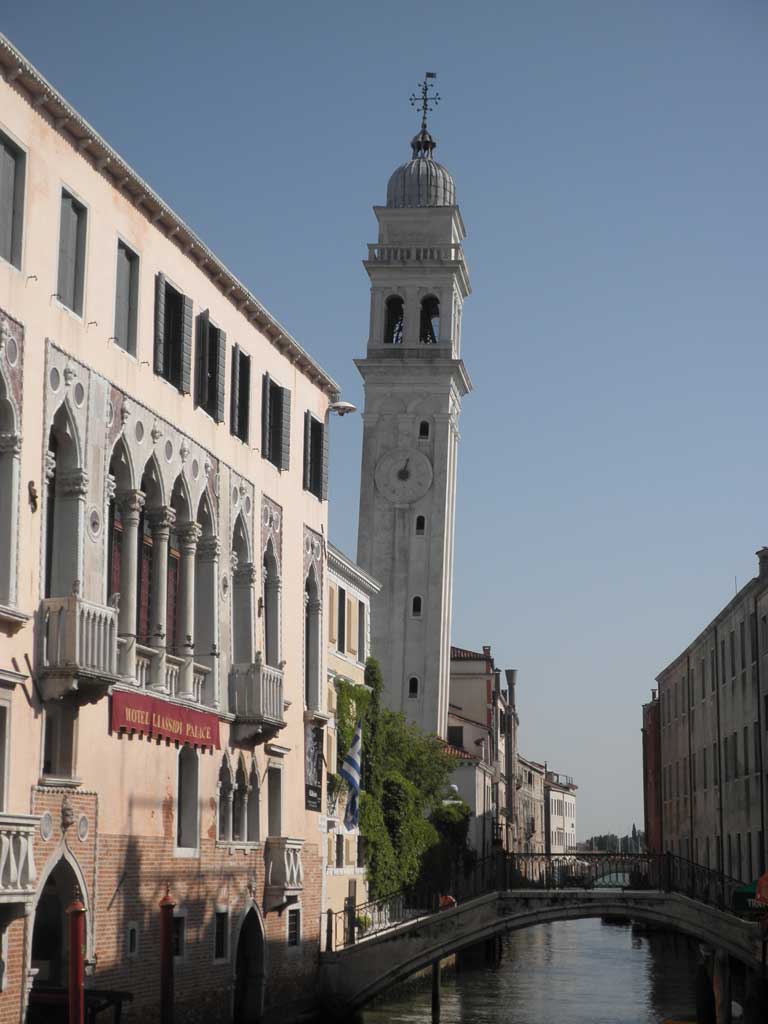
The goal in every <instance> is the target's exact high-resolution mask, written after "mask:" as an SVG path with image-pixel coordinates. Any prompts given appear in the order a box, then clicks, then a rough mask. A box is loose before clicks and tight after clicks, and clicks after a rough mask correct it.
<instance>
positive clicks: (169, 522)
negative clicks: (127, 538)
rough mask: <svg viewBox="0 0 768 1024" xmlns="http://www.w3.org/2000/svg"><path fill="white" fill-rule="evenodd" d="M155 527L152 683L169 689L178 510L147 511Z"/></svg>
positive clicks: (151, 613)
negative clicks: (172, 552) (171, 566)
mask: <svg viewBox="0 0 768 1024" xmlns="http://www.w3.org/2000/svg"><path fill="white" fill-rule="evenodd" d="M147 519H148V521H149V525H150V529H151V530H152V604H151V607H150V618H149V625H150V633H149V643H150V646H152V647H154V648H155V649H156V650H157V652H158V653H157V654H156V655H155V657H154V658H153V659H152V686H153V687H154V688H156V689H159V690H164V689H165V641H166V635H167V621H166V620H167V615H168V542H169V540H170V537H171V527H172V526H173V524H174V522H175V521H176V513H175V512H174V510H173V509H172V508H171V507H170V506H168V505H163V506H160V507H159V508H153V509H151V510H150V511H149V512H148V513H147Z"/></svg>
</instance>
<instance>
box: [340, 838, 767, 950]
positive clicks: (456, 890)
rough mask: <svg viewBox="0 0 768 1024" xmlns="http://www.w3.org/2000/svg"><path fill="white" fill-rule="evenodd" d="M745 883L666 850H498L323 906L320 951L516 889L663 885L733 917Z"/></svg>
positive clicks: (738, 913)
mask: <svg viewBox="0 0 768 1024" xmlns="http://www.w3.org/2000/svg"><path fill="white" fill-rule="evenodd" d="M743 884H744V883H743V882H742V881H740V880H739V879H736V878H731V877H730V876H728V875H725V874H724V873H723V872H721V871H717V870H714V869H712V868H707V867H704V865H702V864H696V863H695V862H694V861H690V860H686V859H685V858H683V857H678V856H677V855H676V854H672V853H606V852H603V851H585V850H574V851H573V852H572V853H567V854H547V853H505V852H504V851H501V850H498V851H496V852H495V853H494V854H491V855H490V856H489V857H484V858H481V859H480V860H477V861H475V862H474V864H472V865H471V866H470V868H469V870H467V871H464V872H461V873H458V874H456V875H455V877H453V878H452V879H451V881H450V882H449V883H447V884H445V885H443V886H442V888H441V889H437V888H435V887H434V886H430V885H419V884H416V885H413V886H409V887H407V888H404V889H399V890H397V891H395V892H391V893H387V894H386V895H384V896H380V897H377V898H376V899H371V900H366V901H365V902H364V903H358V904H354V903H353V902H352V901H351V900H348V901H347V903H346V906H345V908H344V909H343V910H339V911H336V912H335V913H334V912H332V911H329V912H328V919H329V920H328V926H327V927H328V932H327V938H326V949H327V950H330V949H342V948H344V947H346V946H350V945H353V944H354V943H355V942H357V941H358V940H359V939H361V938H369V937H370V936H373V935H377V934H379V933H380V932H382V931H386V930H389V929H391V928H393V927H395V926H397V925H399V924H403V923H405V922H407V921H411V920H415V919H416V918H420V917H424V916H426V915H430V914H434V913H436V912H438V911H439V910H441V909H445V907H446V906H454V905H455V904H457V903H461V902H464V901H466V900H467V899H473V898H475V897H476V896H482V895H485V894H487V893H489V892H494V891H499V890H511V889H519V888H534V889H536V888H542V889H544V888H546V889H568V888H588V889H591V888H595V887H597V888H601V887H604V888H622V889H654V890H663V891H665V892H676V893H681V894H682V895H685V896H688V897H690V898H691V899H695V900H698V901H699V902H701V903H705V904H707V905H709V906H714V907H716V908H717V909H718V910H726V911H728V912H729V913H732V914H736V915H737V916H748V914H745V913H744V912H740V911H737V910H736V909H735V908H734V905H733V897H734V893H735V890H736V889H737V888H739V887H741V886H742V885H743ZM441 901H442V902H441Z"/></svg>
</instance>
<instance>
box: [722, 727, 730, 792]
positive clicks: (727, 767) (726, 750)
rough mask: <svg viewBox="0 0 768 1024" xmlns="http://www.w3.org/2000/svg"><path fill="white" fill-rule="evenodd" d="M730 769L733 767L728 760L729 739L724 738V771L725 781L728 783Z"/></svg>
mask: <svg viewBox="0 0 768 1024" xmlns="http://www.w3.org/2000/svg"><path fill="white" fill-rule="evenodd" d="M730 769H731V766H730V762H729V759H728V737H727V736H724V737H723V770H724V773H725V781H726V782H728V781H729V772H730Z"/></svg>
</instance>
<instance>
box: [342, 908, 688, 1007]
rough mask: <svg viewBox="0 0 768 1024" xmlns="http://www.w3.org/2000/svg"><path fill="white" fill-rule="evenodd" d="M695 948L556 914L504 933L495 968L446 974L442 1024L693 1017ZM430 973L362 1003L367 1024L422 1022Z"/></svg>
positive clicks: (664, 936)
mask: <svg viewBox="0 0 768 1024" xmlns="http://www.w3.org/2000/svg"><path fill="white" fill-rule="evenodd" d="M695 973H696V947H695V945H694V944H693V943H691V942H689V941H688V940H687V939H685V938H684V937H683V936H681V935H680V936H678V935H675V934H669V933H660V932H656V933H648V934H646V933H637V932H633V930H632V929H631V928H630V927H629V925H618V924H616V925H614V924H603V923H602V922H600V921H597V920H586V921H563V922H558V923H555V924H543V925H538V926H536V927H535V928H528V929H526V930H524V931H520V932H514V933H512V934H511V935H508V936H506V937H505V938H504V939H503V958H502V960H501V963H500V965H499V966H498V967H485V966H481V967H477V968H473V969H471V970H464V971H460V972H459V973H457V974H454V973H453V972H450V973H449V972H444V973H443V988H442V1014H441V1024H459V1022H461V1024H660V1022H661V1021H663V1020H664V1019H665V1018H666V1017H672V1016H678V1017H686V1016H688V1017H689V1018H690V1019H695V1018H694V1007H695V999H694V977H695ZM430 998H431V996H430V986H429V979H428V978H424V979H423V983H421V982H419V983H414V984H412V985H410V986H407V985H406V986H404V987H403V988H402V989H400V991H399V992H395V993H394V994H393V995H391V996H390V997H388V998H387V999H386V1000H382V1001H380V1002H377V1003H375V1004H374V1005H372V1006H370V1007H368V1008H367V1009H366V1010H365V1011H364V1012H363V1014H362V1019H363V1022H364V1024H384V1022H385V1021H386V1022H387V1024H427V1022H429V1021H430V1020H431V1010H430V1007H431V1003H430Z"/></svg>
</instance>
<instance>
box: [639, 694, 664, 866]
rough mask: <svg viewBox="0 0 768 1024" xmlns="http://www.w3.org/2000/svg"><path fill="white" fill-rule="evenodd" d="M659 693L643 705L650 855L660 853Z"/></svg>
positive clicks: (644, 763) (646, 832) (646, 821)
mask: <svg viewBox="0 0 768 1024" xmlns="http://www.w3.org/2000/svg"><path fill="white" fill-rule="evenodd" d="M660 707H661V705H660V703H659V698H658V691H657V690H654V691H653V694H652V696H651V700H650V701H649V702H648V703H647V704H643V808H644V812H645V843H646V848H647V849H648V852H649V853H661V852H662V849H663V846H662V839H661V819H662V797H661V731H660V717H659V714H660Z"/></svg>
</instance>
